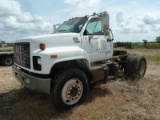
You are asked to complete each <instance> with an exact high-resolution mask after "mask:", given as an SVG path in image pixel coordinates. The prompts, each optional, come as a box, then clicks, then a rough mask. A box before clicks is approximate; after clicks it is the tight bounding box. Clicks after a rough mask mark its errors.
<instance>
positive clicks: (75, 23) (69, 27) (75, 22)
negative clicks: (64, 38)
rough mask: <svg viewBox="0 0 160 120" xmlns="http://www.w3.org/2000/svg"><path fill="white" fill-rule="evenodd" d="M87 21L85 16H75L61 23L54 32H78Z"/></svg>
mask: <svg viewBox="0 0 160 120" xmlns="http://www.w3.org/2000/svg"><path fill="white" fill-rule="evenodd" d="M86 21H87V17H82V18H75V19H71V20H68V21H66V22H64V23H63V24H61V25H60V26H59V27H58V28H57V29H56V30H55V32H54V33H69V32H73V33H79V32H80V31H81V29H82V27H83V25H84V24H85V22H86Z"/></svg>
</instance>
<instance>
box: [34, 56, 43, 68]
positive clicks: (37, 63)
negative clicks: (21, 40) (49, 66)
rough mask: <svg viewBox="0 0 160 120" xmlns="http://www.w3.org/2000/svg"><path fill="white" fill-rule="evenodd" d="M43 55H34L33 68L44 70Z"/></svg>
mask: <svg viewBox="0 0 160 120" xmlns="http://www.w3.org/2000/svg"><path fill="white" fill-rule="evenodd" d="M41 64H42V63H41V57H40V56H33V68H34V70H39V71H40V70H42V66H41Z"/></svg>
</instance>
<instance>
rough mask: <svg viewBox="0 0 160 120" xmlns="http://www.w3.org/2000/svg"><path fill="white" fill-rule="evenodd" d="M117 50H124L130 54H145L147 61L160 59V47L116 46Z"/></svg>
mask: <svg viewBox="0 0 160 120" xmlns="http://www.w3.org/2000/svg"><path fill="white" fill-rule="evenodd" d="M115 50H124V51H127V52H128V53H130V54H137V55H141V56H144V57H145V58H146V59H147V61H160V49H142V48H141V49H125V48H116V49H115Z"/></svg>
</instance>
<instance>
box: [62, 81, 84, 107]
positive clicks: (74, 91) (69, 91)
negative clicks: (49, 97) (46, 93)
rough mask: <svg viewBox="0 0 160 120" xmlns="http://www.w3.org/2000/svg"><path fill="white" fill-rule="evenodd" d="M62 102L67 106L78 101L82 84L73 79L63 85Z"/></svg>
mask: <svg viewBox="0 0 160 120" xmlns="http://www.w3.org/2000/svg"><path fill="white" fill-rule="evenodd" d="M61 94H62V100H63V102H64V103H65V104H67V105H73V104H75V103H77V102H78V101H79V99H80V98H81V96H82V94H83V85H82V82H81V81H80V80H79V79H77V78H73V79H70V80H69V81H67V82H66V83H65V85H64V86H63V89H62V93H61Z"/></svg>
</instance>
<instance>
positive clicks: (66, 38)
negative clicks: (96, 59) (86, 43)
mask: <svg viewBox="0 0 160 120" xmlns="http://www.w3.org/2000/svg"><path fill="white" fill-rule="evenodd" d="M75 40H76V41H75ZM18 42H29V43H30V44H31V45H32V48H35V49H39V44H40V43H44V44H45V45H46V48H50V47H59V46H60V47H63V46H79V47H80V45H81V38H80V33H59V34H47V35H40V36H32V37H26V38H22V39H19V40H17V41H15V43H18ZM35 49H34V50H35Z"/></svg>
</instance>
